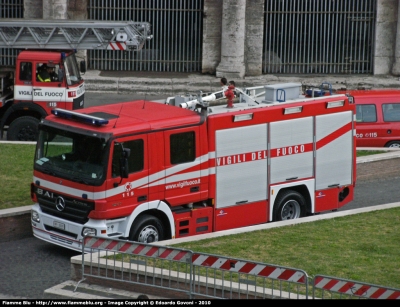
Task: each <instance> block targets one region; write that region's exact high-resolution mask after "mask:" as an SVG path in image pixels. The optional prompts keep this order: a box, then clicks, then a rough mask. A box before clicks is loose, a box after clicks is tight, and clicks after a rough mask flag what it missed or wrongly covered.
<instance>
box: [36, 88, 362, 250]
mask: <svg viewBox="0 0 400 307" xmlns="http://www.w3.org/2000/svg"><path fill="white" fill-rule="evenodd" d="M300 86H301V85H300V84H289V85H288V84H279V85H273V86H266V87H265V95H264V96H263V98H262V99H258V98H257V99H254V98H252V97H250V96H247V95H246V94H245V93H246V92H245V91H243V92H242V95H241V97H240V99H239V102H238V103H235V104H234V107H233V108H227V106H226V103H225V104H222V105H212V102H209V101H207V97H204V99H203V97H201V96H199V98H198V99H197V100H196V101H197V102H195V103H193V101H194V100H193V99H192V100H191V101H190V103H188V102H189V101H185V102H182V101H181V100H182V99H176V100H174V101H171V100H170V101H169V104H160V103H158V102H149V101H145V100H140V101H132V102H127V103H120V104H113V105H103V106H97V107H90V108H86V109H82V110H78V111H66V110H61V109H55V110H53V111H52V113H53V114H52V115H50V116H48V117H46V118H45V119H44V120H42V122H41V123H40V125H39V138H38V142H37V147H36V153H35V162H34V177H33V181H32V185H31V196H32V200H33V201H34V202H35V204H34V205H33V208H32V228H33V233H34V235H35V236H36V237H37V238H40V239H42V240H45V241H48V242H52V243H54V244H58V245H61V246H64V247H67V248H71V249H75V250H80V249H81V248H82V246H81V244H82V239H83V237H84V236H85V235H87V234H91V235H96V236H100V237H105V238H123V239H128V240H132V241H139V242H145V243H151V242H155V241H161V240H165V239H170V238H179V237H185V236H191V235H196V234H204V233H210V232H214V231H220V230H226V229H232V228H237V227H244V226H249V225H255V224H261V223H266V222H272V221H282V220H287V219H296V218H301V217H304V216H306V215H311V214H316V213H319V212H323V211H333V210H337V209H338V208H340V207H342V206H344V205H345V204H347V203H349V202H350V201H351V200H353V194H354V184H355V179H356V176H355V171H356V170H355V159H356V153H355V121H354V120H355V106H354V104H352V103H351V101H349V99H348V97H347V96H346V95H328V96H323V97H314V98H307V97H305V96H304V95H302V93H301V92H300ZM183 105H186V106H189V108H188V109H185V108H183V107H182V106H183Z"/></svg>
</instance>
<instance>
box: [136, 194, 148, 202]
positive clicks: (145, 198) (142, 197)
mask: <svg viewBox="0 0 400 307" xmlns="http://www.w3.org/2000/svg"><path fill="white" fill-rule="evenodd" d="M137 200H138V201H145V200H147V195H142V196H138V198H137Z"/></svg>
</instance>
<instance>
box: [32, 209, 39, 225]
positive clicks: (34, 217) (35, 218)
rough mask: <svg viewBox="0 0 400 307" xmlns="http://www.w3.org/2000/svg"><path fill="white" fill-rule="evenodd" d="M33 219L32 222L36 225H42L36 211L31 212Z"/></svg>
mask: <svg viewBox="0 0 400 307" xmlns="http://www.w3.org/2000/svg"><path fill="white" fill-rule="evenodd" d="M31 219H32V221H34V222H36V223H40V218H39V213H37V212H36V211H35V210H32V211H31Z"/></svg>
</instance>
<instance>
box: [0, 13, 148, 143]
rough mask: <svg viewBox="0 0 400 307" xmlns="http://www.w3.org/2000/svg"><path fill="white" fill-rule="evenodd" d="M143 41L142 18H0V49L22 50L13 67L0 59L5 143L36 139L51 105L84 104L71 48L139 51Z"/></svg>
mask: <svg viewBox="0 0 400 307" xmlns="http://www.w3.org/2000/svg"><path fill="white" fill-rule="evenodd" d="M148 39H151V35H150V25H149V24H148V23H145V22H138V23H136V22H111V21H76V20H39V19H38V20H26V19H23V20H21V19H3V20H2V21H0V48H13V49H20V50H21V52H20V53H19V54H18V55H17V57H16V61H15V67H14V66H12V67H10V66H6V65H4V64H3V63H1V62H0V137H1V138H3V133H4V132H5V131H7V140H9V141H15V140H20V141H35V140H36V137H37V126H38V124H39V121H40V119H41V118H44V117H46V116H47V115H48V114H50V112H51V110H52V109H54V108H63V109H66V110H76V109H80V108H83V107H84V93H85V85H84V81H83V79H82V77H81V74H80V72H84V71H85V65H84V62H81V65H80V67H79V66H78V63H77V60H76V58H75V53H76V51H75V50H76V49H83V50H89V49H95V50H102V49H109V50H126V49H133V50H140V49H141V48H142V47H143V45H144V42H145V41H146V40H148ZM3 60H4V61H5V59H3ZM47 67H49V69H47ZM42 72H44V73H45V72H48V73H51V74H52V77H51V78H48V79H43V78H41V77H40V74H41V73H42Z"/></svg>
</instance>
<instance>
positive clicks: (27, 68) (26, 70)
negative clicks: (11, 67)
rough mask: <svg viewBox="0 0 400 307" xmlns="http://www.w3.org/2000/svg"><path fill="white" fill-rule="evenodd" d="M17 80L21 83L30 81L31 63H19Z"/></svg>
mask: <svg viewBox="0 0 400 307" xmlns="http://www.w3.org/2000/svg"><path fill="white" fill-rule="evenodd" d="M19 79H20V80H21V81H29V82H31V81H32V63H31V62H21V63H20V67H19Z"/></svg>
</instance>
